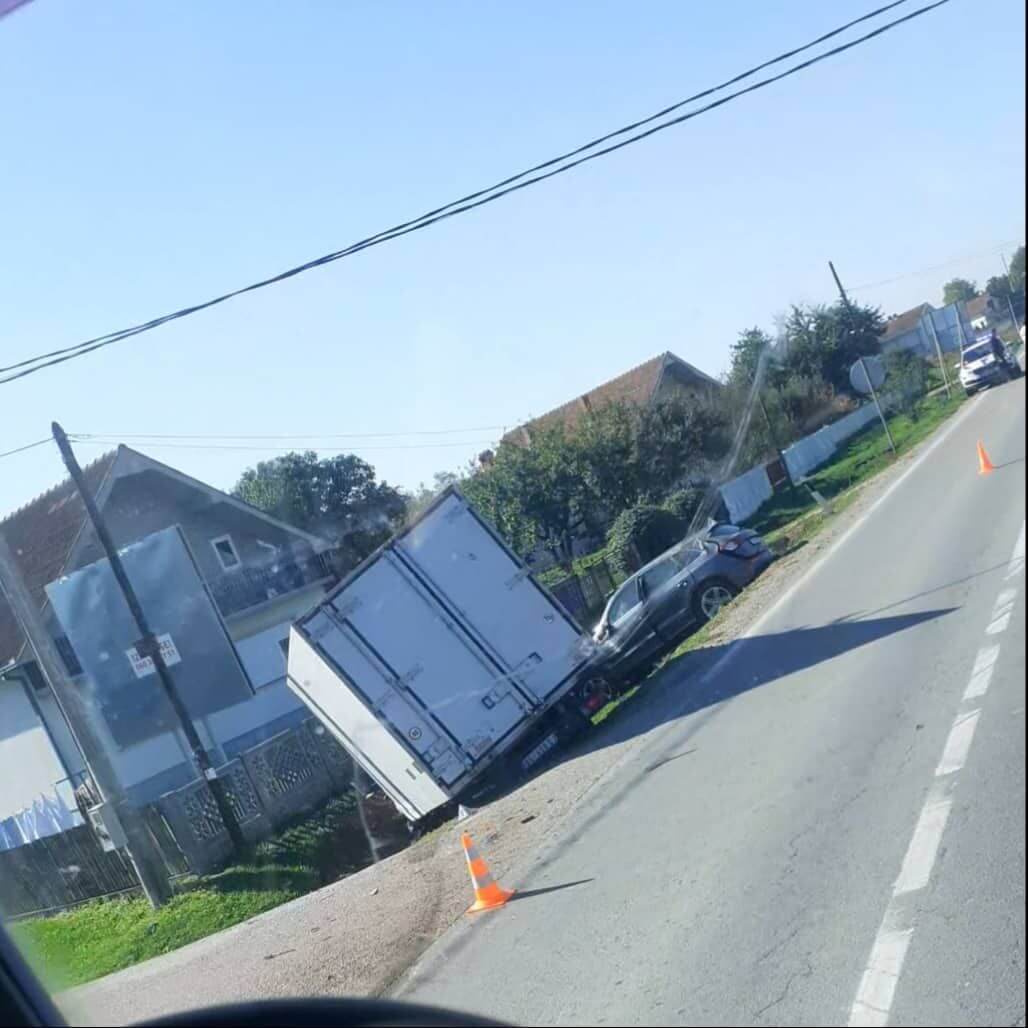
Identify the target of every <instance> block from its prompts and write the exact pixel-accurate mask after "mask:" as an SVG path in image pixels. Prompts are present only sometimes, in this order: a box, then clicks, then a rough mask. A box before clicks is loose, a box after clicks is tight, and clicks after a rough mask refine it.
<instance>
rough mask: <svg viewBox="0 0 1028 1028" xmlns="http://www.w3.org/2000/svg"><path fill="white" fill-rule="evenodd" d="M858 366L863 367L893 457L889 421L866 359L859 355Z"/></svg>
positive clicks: (894, 445) (894, 444) (892, 440)
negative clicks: (886, 418)
mask: <svg viewBox="0 0 1028 1028" xmlns="http://www.w3.org/2000/svg"><path fill="white" fill-rule="evenodd" d="M860 367H861V368H862V369H863V372H864V377H865V378H866V379H867V387H868V389H870V390H871V399H872V400H874V405H875V408H876V409H877V411H878V417H879V418H881V419H882V428H884V429H885V438H886V439H888V440H889V446H890V448H891V449H892V455H893V456H894V457H895V456H896V455H897V454H896V442H895V440H894V439H893V438H892V432H891V431H890V430H889V422H888V421H886V420H885V411H883V410H882V404H881V401H880V400H879V399H878V391H877V390H876V389H875V384H874V382H872V381H871V372H870V371H868V368H867V361H866V360H865V359H864V358H863V357H861V358H860Z"/></svg>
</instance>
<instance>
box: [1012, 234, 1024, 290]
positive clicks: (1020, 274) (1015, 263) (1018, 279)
mask: <svg viewBox="0 0 1028 1028" xmlns="http://www.w3.org/2000/svg"><path fill="white" fill-rule="evenodd" d="M1010 285H1011V287H1012V288H1013V290H1014V292H1015V293H1018V294H1020V295H1021V296H1023V295H1024V245H1023V244H1022V245H1021V246H1019V247H1018V248H1017V249H1016V250H1015V251H1014V256H1013V257H1011V258H1010Z"/></svg>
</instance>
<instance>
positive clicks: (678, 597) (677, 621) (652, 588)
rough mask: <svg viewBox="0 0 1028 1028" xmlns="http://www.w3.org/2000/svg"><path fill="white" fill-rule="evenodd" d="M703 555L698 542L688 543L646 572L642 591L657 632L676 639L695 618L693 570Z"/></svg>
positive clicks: (663, 636)
mask: <svg viewBox="0 0 1028 1028" xmlns="http://www.w3.org/2000/svg"><path fill="white" fill-rule="evenodd" d="M702 556H703V550H701V549H700V548H699V547H698V546H687V547H684V548H683V549H680V550H678V551H676V552H675V553H674V554H672V555H669V556H668V557H667V558H666V559H665V560H663V561H660V562H658V563H657V564H654V565H653V567H651V568H649V569H648V570H647V571H645V572H643V575H642V576H641V577H642V579H643V593H644V597H645V600H646V604H647V606H648V607H650V608H651V612H650V615H649V616H650V618H651V619H652V621H653V623H654V629H655V631H656V633H657V634H658V635H659V636H660V637H661V638H662V639H664V640H667V641H669V642H670V641H671V640H674V639H677V638H678V637H679V636H680V635H681V634H682V632H684V631H685V629H686V628H688V627H689V625H690V624H691V623H692V621H693V620H694V615H693V610H692V595H693V586H694V584H695V578H694V576H693V574H692V572H691V571H690V568H691V567H692V566H694V565H695V564H696V563H697V562H698V561H699V559H700V558H701V557H702Z"/></svg>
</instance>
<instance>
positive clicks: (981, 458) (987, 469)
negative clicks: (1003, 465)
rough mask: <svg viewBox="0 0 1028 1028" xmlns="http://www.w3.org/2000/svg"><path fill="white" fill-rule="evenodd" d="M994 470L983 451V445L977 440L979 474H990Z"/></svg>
mask: <svg viewBox="0 0 1028 1028" xmlns="http://www.w3.org/2000/svg"><path fill="white" fill-rule="evenodd" d="M995 470H996V467H995V465H994V464H993V463H992V461H991V460H989V455H988V454H987V453H986V452H985V447H984V446H983V445H982V443H981V442H980V441H979V443H978V474H979V475H991V474H992V473H993V472H994V471H995Z"/></svg>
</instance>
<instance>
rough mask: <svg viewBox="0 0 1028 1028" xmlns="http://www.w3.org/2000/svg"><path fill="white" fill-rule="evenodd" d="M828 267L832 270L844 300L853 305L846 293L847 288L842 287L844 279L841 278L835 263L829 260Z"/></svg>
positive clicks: (850, 305)
mask: <svg viewBox="0 0 1028 1028" xmlns="http://www.w3.org/2000/svg"><path fill="white" fill-rule="evenodd" d="M828 267H829V269H830V270H831V272H832V278H834V279H835V285H836V287H837V288H838V290H839V295H840V296H841V297H842V302H843V303H844V304H846V306H847V307H852V306H853V304H851V303H850V298H849V297H848V296H847V295H846V290H845V289H843V288H842V281H841V280H840V278H839V273H838V272H837V271H836V270H835V265H834V264H833V263H832V262H831V261H829V262H828Z"/></svg>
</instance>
